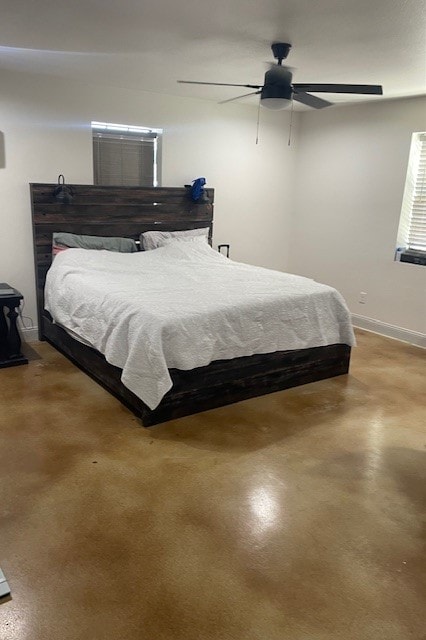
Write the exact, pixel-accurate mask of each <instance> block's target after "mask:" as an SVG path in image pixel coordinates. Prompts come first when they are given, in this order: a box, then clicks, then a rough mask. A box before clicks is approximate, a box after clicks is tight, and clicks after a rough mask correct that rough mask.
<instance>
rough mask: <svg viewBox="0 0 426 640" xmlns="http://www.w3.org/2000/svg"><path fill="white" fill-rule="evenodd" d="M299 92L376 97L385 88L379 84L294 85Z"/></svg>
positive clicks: (381, 93)
mask: <svg viewBox="0 0 426 640" xmlns="http://www.w3.org/2000/svg"><path fill="white" fill-rule="evenodd" d="M293 87H294V88H295V89H297V90H298V91H312V92H313V93H317V92H325V93H365V94H367V93H368V94H371V95H376V96H381V95H383V87H382V86H381V85H379V84H312V83H311V84H303V83H302V84H294V85H293Z"/></svg>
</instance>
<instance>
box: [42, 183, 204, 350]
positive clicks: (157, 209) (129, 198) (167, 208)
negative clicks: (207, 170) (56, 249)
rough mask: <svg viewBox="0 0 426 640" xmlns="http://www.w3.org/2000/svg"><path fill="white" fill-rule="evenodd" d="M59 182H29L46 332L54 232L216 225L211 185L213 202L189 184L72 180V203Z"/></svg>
mask: <svg viewBox="0 0 426 640" xmlns="http://www.w3.org/2000/svg"><path fill="white" fill-rule="evenodd" d="M57 186H58V185H57V184H39V183H33V184H30V189H31V204H32V220H33V238H34V263H35V277H36V292H37V309H38V326H39V336H40V338H42V335H41V332H42V314H43V310H44V285H45V281H46V273H47V271H48V269H49V267H50V265H51V263H52V234H53V233H54V232H56V231H67V232H69V233H78V234H84V235H93V236H117V237H123V238H133V239H135V240H136V239H138V238H139V235H140V234H141V233H143V232H144V231H152V230H153V229H158V230H160V229H161V230H163V231H179V230H183V229H200V228H203V227H209V229H210V233H209V239H210V242H211V237H212V231H213V201H214V189H206V192H207V195H208V197H209V199H210V202H211V204H196V203H194V202H193V201H192V200H191V198H190V196H189V192H188V189H186V188H185V187H101V186H94V185H82V184H78V185H74V184H73V185H68V186H71V188H72V191H73V200H72V203H70V204H63V203H61V202H58V201H57V200H55V198H54V196H53V192H54V190H55V188H56V187H57Z"/></svg>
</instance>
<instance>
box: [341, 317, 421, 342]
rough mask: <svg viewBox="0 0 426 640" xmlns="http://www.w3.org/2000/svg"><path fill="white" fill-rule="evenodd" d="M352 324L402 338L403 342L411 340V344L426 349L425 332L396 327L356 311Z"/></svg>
mask: <svg viewBox="0 0 426 640" xmlns="http://www.w3.org/2000/svg"><path fill="white" fill-rule="evenodd" d="M352 324H353V325H354V327H358V329H365V330H366V331H372V332H373V333H379V334H380V335H382V336H387V337H388V338H394V339H395V340H402V342H409V343H410V344H414V345H415V346H416V347H423V348H424V349H426V334H425V333H420V332H419V331H410V329H403V328H402V327H396V326H395V325H393V324H388V323H387V322H382V321H381V320H374V318H367V317H366V316H359V315H357V314H356V313H353V314H352Z"/></svg>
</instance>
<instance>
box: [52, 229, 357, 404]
mask: <svg viewBox="0 0 426 640" xmlns="http://www.w3.org/2000/svg"><path fill="white" fill-rule="evenodd" d="M45 301H46V309H47V310H48V311H49V312H50V314H51V315H52V317H53V319H54V321H55V322H57V323H59V324H61V325H62V326H64V327H66V328H68V329H70V330H71V331H72V332H74V334H76V335H77V336H79V337H80V338H81V340H82V341H84V342H86V343H89V344H91V345H92V346H93V347H94V348H96V349H97V350H98V351H100V352H101V353H103V354H104V356H105V358H106V359H107V361H108V362H110V363H111V364H113V365H115V366H117V367H120V368H121V369H122V370H123V372H122V378H121V379H122V382H123V384H124V385H125V386H126V387H128V388H129V389H130V390H131V391H133V393H135V394H136V395H137V396H138V397H139V398H141V399H142V400H143V401H144V402H145V403H146V404H147V405H148V407H150V408H151V409H154V408H155V407H156V406H157V405H158V404H159V402H160V401H161V399H162V397H163V396H164V394H165V393H166V392H167V391H168V390H169V389H170V388H171V386H172V382H171V378H170V375H169V371H168V369H171V368H177V369H193V368H195V367H202V366H204V365H207V364H209V363H210V362H212V361H213V360H220V359H230V358H237V357H240V356H249V355H253V354H256V353H257V354H259V353H272V352H274V351H282V350H290V349H304V348H308V347H318V346H323V345H327V344H335V343H344V344H348V345H353V344H354V342H355V341H354V335H353V331H352V325H351V319H350V315H349V311H348V309H347V307H346V304H345V302H344V300H343V298H342V296H341V295H340V294H339V293H338V292H337V291H336V290H335V289H332V288H331V287H328V286H326V285H322V284H318V283H316V282H314V281H313V280H309V279H307V278H302V277H300V276H294V275H290V274H287V273H281V272H278V271H271V270H269V269H262V268H259V267H253V266H250V265H247V264H242V263H238V262H233V261H232V260H228V259H227V258H225V256H222V255H221V254H219V253H217V252H216V251H214V250H213V249H211V248H210V247H209V245H208V244H207V243H201V242H199V243H195V242H194V243H190V242H174V243H172V244H170V245H168V246H165V247H161V248H159V249H155V250H154V251H147V252H140V253H114V252H111V251H90V250H85V249H68V250H67V251H63V252H62V253H60V254H59V255H58V256H56V258H55V259H54V261H53V264H52V266H51V268H50V270H49V272H48V274H47V279H46V288H45Z"/></svg>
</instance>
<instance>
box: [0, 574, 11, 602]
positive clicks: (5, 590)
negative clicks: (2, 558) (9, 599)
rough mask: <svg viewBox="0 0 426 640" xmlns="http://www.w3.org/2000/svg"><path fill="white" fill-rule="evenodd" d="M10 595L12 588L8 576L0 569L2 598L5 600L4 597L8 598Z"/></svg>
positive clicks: (0, 593) (0, 594)
mask: <svg viewBox="0 0 426 640" xmlns="http://www.w3.org/2000/svg"><path fill="white" fill-rule="evenodd" d="M9 594H10V587H9V585H8V582H7V580H6V576H5V575H4V573H3V571H2V570H1V569H0V598H4V596H8V595H9Z"/></svg>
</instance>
